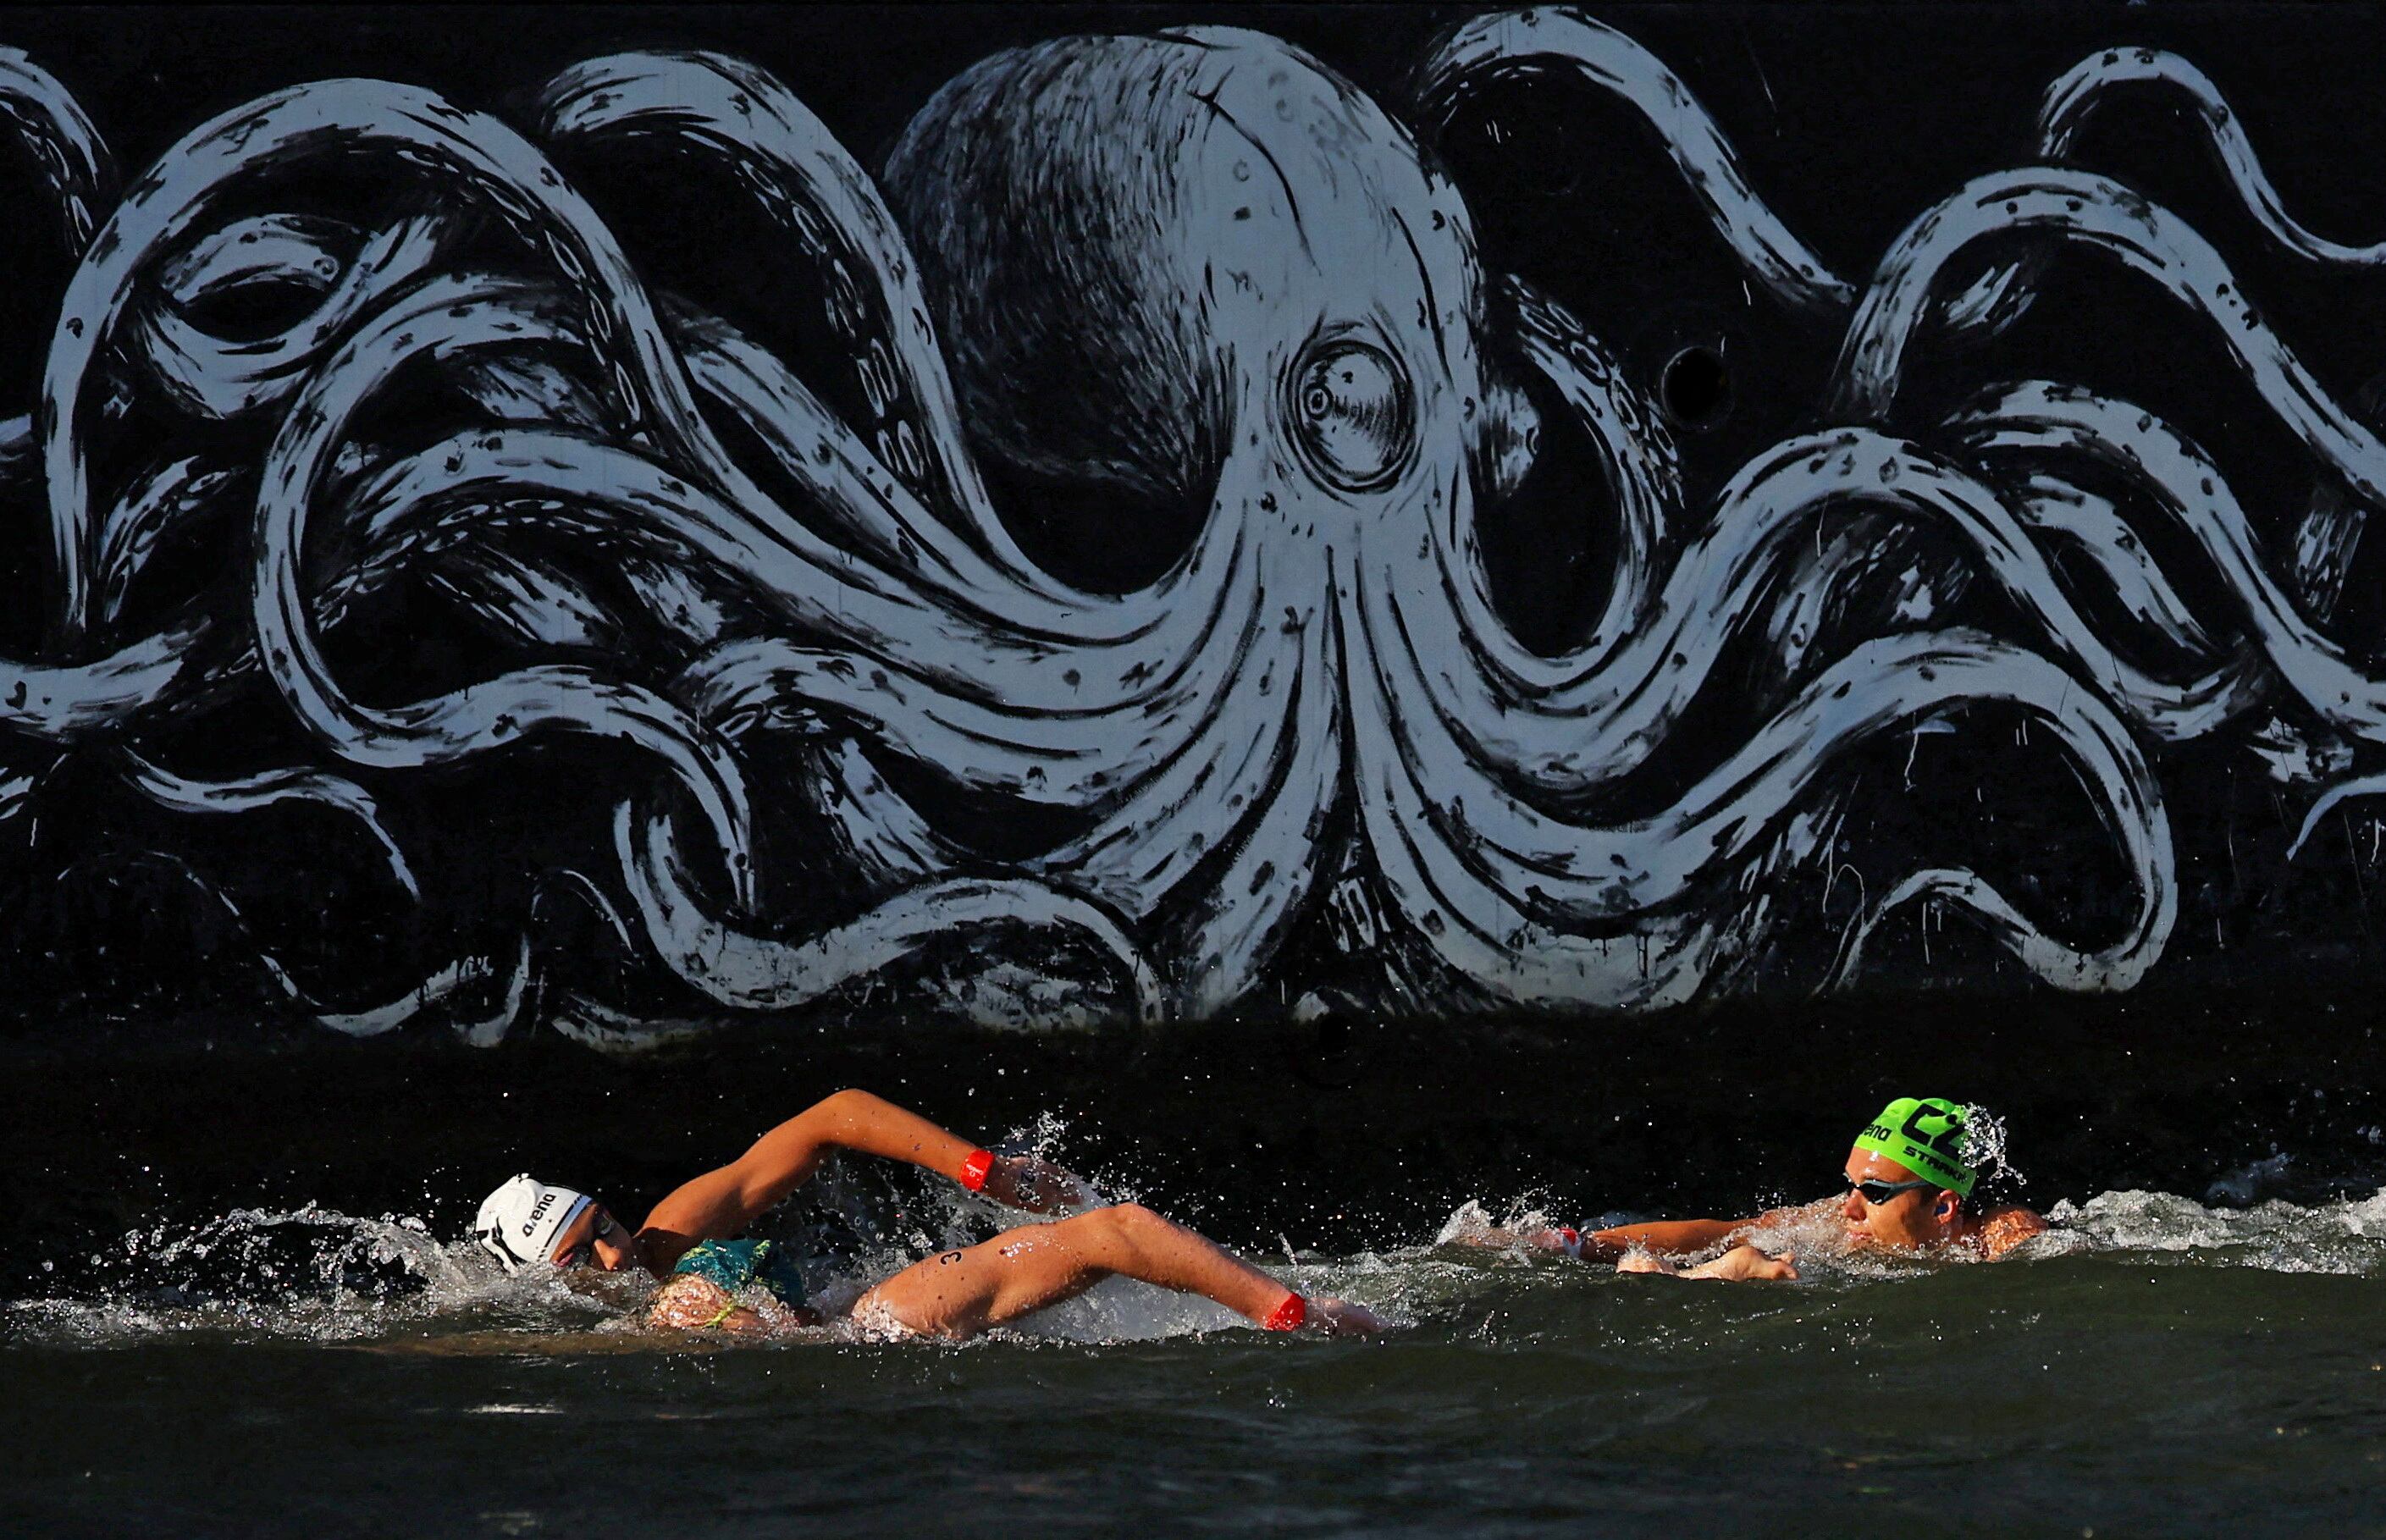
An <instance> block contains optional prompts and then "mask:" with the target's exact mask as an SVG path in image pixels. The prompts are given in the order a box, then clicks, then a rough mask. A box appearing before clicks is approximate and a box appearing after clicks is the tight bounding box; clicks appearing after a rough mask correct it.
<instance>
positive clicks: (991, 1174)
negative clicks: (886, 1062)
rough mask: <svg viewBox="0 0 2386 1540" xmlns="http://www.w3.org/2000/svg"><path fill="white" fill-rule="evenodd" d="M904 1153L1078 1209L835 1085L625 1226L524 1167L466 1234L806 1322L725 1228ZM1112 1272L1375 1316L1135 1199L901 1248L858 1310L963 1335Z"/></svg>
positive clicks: (1326, 1327) (959, 1143)
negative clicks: (922, 1247)
mask: <svg viewBox="0 0 2386 1540" xmlns="http://www.w3.org/2000/svg"><path fill="white" fill-rule="evenodd" d="M839 1149H844V1150H853V1151H856V1152H858V1153H860V1154H864V1155H875V1156H880V1157H883V1158H886V1159H890V1160H904V1161H908V1162H910V1164H912V1165H915V1166H919V1167H921V1168H923V1170H927V1171H936V1172H939V1173H941V1174H944V1175H947V1176H949V1177H951V1178H952V1179H953V1180H955V1181H957V1182H959V1183H961V1185H962V1186H964V1187H967V1188H969V1189H970V1190H971V1191H973V1192H983V1193H985V1194H986V1196H988V1197H991V1198H994V1199H995V1200H996V1201H998V1202H1000V1203H1003V1204H1006V1205H1008V1206H1010V1207H1011V1208H1023V1209H1026V1210H1028V1211H1029V1212H1031V1213H1054V1212H1059V1211H1061V1210H1064V1209H1070V1208H1083V1207H1084V1205H1085V1204H1086V1201H1087V1198H1086V1192H1085V1188H1084V1185H1083V1183H1080V1182H1078V1180H1077V1179H1076V1178H1075V1177H1074V1176H1072V1175H1070V1174H1069V1173H1068V1172H1067V1171H1062V1170H1061V1169H1060V1168H1059V1167H1057V1166H1054V1165H1052V1164H1050V1163H1049V1162H1047V1161H1043V1160H1039V1159H1036V1158H1034V1157H1031V1156H997V1155H994V1154H991V1153H989V1152H988V1151H986V1150H983V1149H979V1148H976V1147H975V1146H972V1145H971V1144H970V1143H969V1142H968V1141H967V1140H964V1139H961V1138H958V1137H956V1136H955V1135H953V1134H950V1133H946V1132H945V1131H944V1130H943V1129H941V1128H938V1127H937V1126H936V1124H934V1123H932V1122H929V1121H927V1120H926V1119H924V1118H922V1117H919V1116H918V1115H916V1114H914V1113H910V1112H907V1111H905V1110H903V1108H899V1107H897V1106H895V1105H894V1104H892V1103H890V1102H886V1101H883V1100H881V1099H880V1098H878V1097H876V1096H872V1095H871V1094H870V1093H868V1092H867V1091H839V1092H838V1093H836V1094H835V1096H829V1097H827V1098H826V1099H824V1100H823V1101H821V1102H820V1103H818V1104H817V1105H815V1106H813V1107H811V1108H808V1109H807V1110H805V1111H803V1112H801V1113H798V1114H797V1116H795V1117H793V1118H790V1119H788V1120H787V1121H785V1122H784V1123H781V1124H780V1125H779V1126H778V1127H776V1128H774V1129H772V1131H771V1132H770V1133H766V1134H764V1135H762V1137H761V1138H760V1139H759V1140H757V1141H756V1142H755V1144H754V1146H753V1147H752V1148H751V1149H749V1150H747V1152H746V1153H745V1154H744V1155H742V1156H740V1157H738V1158H736V1159H735V1160H733V1161H731V1162H730V1163H729V1164H728V1165H726V1166H722V1167H721V1168H719V1169H718V1170H715V1171H707V1172H705V1173H704V1174H703V1175H702V1176H699V1177H697V1178H696V1179H695V1180H693V1181H691V1182H687V1183H683V1184H682V1185H681V1186H679V1187H678V1188H676V1189H675V1190H673V1191H672V1193H671V1194H670V1195H669V1196H666V1197H665V1198H664V1199H663V1200H662V1201H661V1202H660V1203H658V1204H656V1205H655V1207H654V1210H653V1211H652V1212H651V1213H649V1214H647V1218H646V1222H645V1223H643V1224H641V1225H639V1226H638V1228H637V1229H636V1230H635V1231H633V1230H631V1229H630V1228H629V1227H628V1226H626V1225H624V1224H622V1222H621V1221H618V1220H616V1219H615V1218H614V1217H613V1215H612V1214H611V1213H610V1212H609V1210H608V1209H607V1208H605V1206H604V1205H603V1204H601V1203H598V1202H597V1201H596V1200H595V1199H594V1198H591V1197H590V1196H587V1195H586V1194H584V1193H580V1192H575V1191H574V1190H572V1189H571V1188H569V1187H558V1186H552V1185H549V1184H546V1183H540V1182H535V1181H533V1180H532V1179H531V1178H530V1177H527V1176H517V1177H513V1178H511V1179H509V1181H507V1182H506V1183H505V1184H504V1185H502V1186H500V1187H499V1188H497V1190H496V1192H494V1193H491V1194H490V1195H489V1196H488V1197H487V1199H486V1200H484V1201H483V1203H482V1205H481V1211H480V1215H479V1217H478V1218H477V1219H476V1220H475V1221H474V1222H473V1226H472V1233H473V1237H474V1238H475V1239H476V1240H478V1241H479V1242H480V1244H481V1246H482V1247H483V1249H484V1250H486V1251H487V1252H488V1253H489V1255H491V1256H492V1257H494V1258H496V1260H497V1263H498V1265H499V1266H501V1267H503V1268H504V1269H505V1270H506V1271H508V1272H519V1271H521V1270H522V1269H524V1268H529V1267H541V1266H551V1267H557V1268H571V1267H578V1266H583V1265H585V1266H590V1267H594V1268H597V1269H599V1270H601V1271H607V1272H623V1271H634V1270H641V1269H643V1270H644V1271H647V1272H648V1273H650V1274H652V1275H653V1276H654V1277H655V1278H657V1279H659V1280H660V1281H661V1282H662V1285H663V1286H662V1288H661V1289H660V1290H659V1291H658V1292H657V1294H656V1295H655V1296H654V1298H653V1300H652V1301H651V1302H650V1303H649V1304H648V1306H647V1320H648V1321H650V1322H652V1323H653V1324H656V1325H659V1326H676V1327H683V1328H688V1329H695V1330H703V1329H715V1328H717V1329H720V1330H724V1331H730V1332H736V1333H768V1332H771V1331H772V1330H776V1329H781V1328H785V1327H788V1326H804V1325H813V1324H817V1323H818V1322H819V1321H820V1319H821V1317H820V1314H819V1313H818V1312H817V1311H816V1310H814V1309H812V1308H810V1306H809V1305H808V1304H807V1303H806V1302H805V1299H804V1296H803V1283H802V1280H801V1279H800V1278H799V1277H797V1274H796V1271H795V1269H794V1268H793V1266H791V1265H790V1262H789V1259H788V1258H787V1257H786V1256H785V1253H784V1252H783V1251H781V1250H780V1249H779V1248H778V1247H777V1246H775V1244H774V1243H772V1242H770V1241H767V1240H746V1239H739V1238H738V1235H739V1233H740V1232H741V1231H743V1230H745V1229H746V1227H747V1225H749V1224H751V1223H753V1222H754V1221H755V1220H756V1219H757V1218H759V1217H760V1215H761V1214H762V1213H763V1212H764V1211H765V1210H767V1209H769V1208H772V1206H774V1205H775V1204H777V1203H778V1202H779V1201H780V1200H781V1199H783V1198H785V1196H787V1195H788V1194H789V1193H791V1192H793V1191H795V1190H796V1189H797V1187H799V1186H801V1185H803V1183H804V1182H805V1181H806V1180H807V1179H808V1178H810V1176H811V1174H812V1172H813V1171H816V1170H818V1169H819V1166H820V1163H821V1160H822V1158H823V1157H825V1156H826V1155H828V1154H829V1153H830V1152H831V1151H833V1150H839ZM1111 1277H1124V1278H1135V1279H1140V1280H1141V1281H1142V1282H1144V1283H1156V1284H1158V1285H1159V1286H1160V1287H1162V1288H1164V1289H1173V1290H1174V1291H1176V1292H1178V1293H1182V1294H1198V1295H1200V1296H1203V1297H1204V1298H1207V1299H1212V1300H1215V1301H1216V1302H1217V1303H1219V1304H1221V1305H1224V1306H1225V1307H1226V1308H1228V1309H1230V1310H1233V1311H1235V1312H1236V1313H1237V1314H1238V1315H1241V1316H1243V1317H1244V1318H1246V1319H1247V1320H1250V1321H1253V1322H1255V1323H1257V1324H1259V1325H1261V1326H1263V1327H1265V1328H1267V1329H1268V1330H1270V1331H1295V1330H1299V1329H1301V1328H1302V1327H1304V1326H1305V1327H1308V1328H1310V1329H1313V1330H1322V1331H1325V1332H1330V1333H1373V1332H1377V1331H1381V1330H1382V1329H1383V1327H1384V1324H1385V1323H1384V1321H1382V1320H1380V1319H1379V1318H1378V1317H1376V1316H1375V1314H1374V1313H1373V1312H1372V1311H1370V1310H1368V1309H1367V1308H1364V1307H1363V1306H1360V1305H1354V1304H1351V1303H1350V1302H1349V1301H1347V1300H1340V1299H1332V1298H1325V1297H1319V1298H1316V1299H1309V1298H1306V1297H1304V1296H1301V1295H1300V1293H1298V1292H1296V1291H1294V1290H1291V1289H1287V1288H1286V1287H1285V1286H1284V1285H1283V1284H1282V1283H1278V1282H1276V1281H1275V1279H1274V1278H1271V1277H1269V1276H1268V1275H1267V1274H1266V1273H1264V1272H1262V1271H1260V1270H1259V1269H1257V1268H1255V1267H1252V1266H1250V1264H1249V1263H1246V1262H1244V1261H1242V1260H1240V1259H1239V1258H1236V1257H1234V1256H1231V1255H1229V1254H1228V1253H1227V1252H1226V1251H1225V1250H1224V1248H1223V1247H1221V1246H1217V1245H1216V1244H1215V1243H1213V1242H1212V1241H1209V1240H1206V1239H1204V1238H1203V1237H1201V1236H1199V1235H1198V1234H1195V1233H1193V1232H1192V1231H1190V1230H1187V1229H1185V1228H1184V1227H1183V1226H1181V1225H1177V1224H1173V1223H1171V1222H1170V1221H1167V1220H1164V1219H1162V1218H1161V1217H1160V1216H1159V1215H1158V1214H1155V1213H1153V1212H1152V1211H1151V1210H1150V1209H1149V1208H1143V1207H1142V1206H1141V1205H1139V1204H1133V1203H1121V1204H1112V1205H1109V1206H1107V1207H1103V1208H1091V1209H1087V1210H1086V1212H1084V1213H1079V1214H1074V1215H1071V1216H1070V1217H1069V1218H1067V1219H1062V1220H1058V1221H1054V1222H1052V1223H1049V1224H1043V1225H1036V1226H1032V1227H1028V1228H1025V1229H1020V1230H1012V1231H1009V1232H1006V1233H1003V1234H1000V1235H997V1236H996V1237H995V1238H994V1239H992V1240H990V1241H986V1242H984V1243H982V1244H980V1245H978V1246H966V1247H963V1248H962V1249H961V1250H958V1251H948V1252H944V1253H942V1254H940V1255H938V1256H936V1257H932V1258H928V1259H926V1260H925V1261H922V1262H917V1263H914V1264H913V1265H912V1266H910V1267H908V1268H905V1269H904V1270H903V1271H900V1272H898V1273H897V1274H895V1275H894V1276H893V1277H891V1278H888V1279H885V1281H883V1282H881V1283H877V1284H875V1285H874V1286H873V1287H872V1288H870V1289H868V1290H867V1291H865V1292H864V1293H863V1294H862V1296H860V1298H859V1299H858V1300H856V1301H855V1302H854V1305H853V1316H854V1319H855V1320H856V1321H858V1322H859V1323H860V1324H861V1325H862V1326H864V1327H865V1328H866V1329H869V1330H871V1331H873V1332H874V1333H880V1334H885V1335H921V1336H934V1337H944V1338H961V1337H967V1336H972V1335H974V1334H976V1333H979V1332H983V1331H985V1330H986V1329H987V1328H989V1327H994V1326H1001V1325H1005V1324H1008V1323H1010V1322H1011V1321H1017V1320H1019V1319H1020V1318H1022V1317H1023V1316H1027V1315H1032V1314H1033V1313H1035V1312H1036V1311H1037V1310H1040V1309H1043V1308H1046V1307H1047V1306H1050V1305H1057V1304H1060V1303H1061V1301H1063V1300H1066V1299H1071V1298H1074V1297H1075V1296H1077V1295H1080V1294H1083V1293H1084V1292H1085V1291H1086V1290H1087V1289H1089V1288H1091V1287H1093V1286H1094V1285H1095V1284H1096V1283H1100V1282H1101V1281H1102V1280H1103V1279H1105V1278H1111Z"/></svg>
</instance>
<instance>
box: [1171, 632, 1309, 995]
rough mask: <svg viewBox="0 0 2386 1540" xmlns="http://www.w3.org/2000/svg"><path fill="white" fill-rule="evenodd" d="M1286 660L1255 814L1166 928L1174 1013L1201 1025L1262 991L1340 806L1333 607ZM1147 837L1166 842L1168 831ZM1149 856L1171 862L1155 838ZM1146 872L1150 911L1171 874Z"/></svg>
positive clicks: (1180, 888) (1183, 898) (1182, 890)
mask: <svg viewBox="0 0 2386 1540" xmlns="http://www.w3.org/2000/svg"><path fill="white" fill-rule="evenodd" d="M1287 661H1288V662H1290V663H1291V664H1292V666H1293V668H1294V674H1293V677H1292V678H1291V679H1290V680H1288V681H1287V683H1286V688H1287V690H1288V692H1289V693H1290V695H1291V702H1290V705H1291V714H1290V717H1289V720H1288V729H1287V734H1286V740H1285V741H1284V742H1282V743H1281V744H1280V745H1279V746H1278V748H1277V752H1276V753H1275V756H1274V757H1272V760H1271V763H1270V764H1269V767H1268V779H1267V780H1266V782H1265V783H1263V784H1262V787H1261V788H1260V790H1259V792H1258V793H1257V795H1256V797H1255V800H1254V803H1253V807H1254V814H1253V816H1251V817H1250V819H1249V820H1248V823H1247V826H1246V827H1244V828H1242V829H1239V830H1237V831H1235V832H1234V833H1233V834H1232V835H1231V836H1230V838H1229V840H1228V841H1227V843H1226V844H1225V845H1224V848H1225V850H1227V851H1228V852H1230V854H1229V855H1228V856H1227V858H1226V859H1225V861H1224V865H1223V866H1222V867H1221V868H1219V869H1218V870H1216V871H1215V872H1214V873H1211V872H1207V871H1202V872H1199V879H1200V880H1199V885H1198V886H1194V887H1191V888H1189V890H1188V889H1187V886H1186V885H1185V884H1183V883H1179V884H1177V892H1176V894H1175V895H1174V898H1173V899H1172V900H1171V903H1172V904H1181V905H1183V908H1182V909H1181V911H1179V912H1177V913H1175V914H1174V915H1172V916H1171V918H1170V920H1169V931H1170V933H1171V935H1172V937H1173V938H1174V939H1175V941H1176V947H1175V955H1176V956H1177V957H1178V958H1180V959H1181V960H1180V962H1179V966H1178V978H1177V988H1176V1003H1177V1008H1178V1009H1179V1010H1180V1011H1181V1012H1183V1013H1184V1014H1187V1015H1189V1016H1192V1017H1194V1018H1196V1019H1199V1018H1201V1017H1205V1016H1211V1015H1215V1014H1216V1013H1218V1012H1219V1011H1222V1010H1224V1009H1225V1008H1227V1007H1229V1006H1231V1005H1233V1004H1234V1003H1235V1002H1237V1000H1240V999H1241V998H1242V997H1243V996H1245V995H1248V994H1250V992H1251V990H1252V989H1254V988H1255V987H1257V986H1258V984H1259V982H1260V974H1261V971H1262V969H1264V968H1265V966H1266V965H1267V963H1268V962H1269V961H1270V960H1271V959H1272V958H1274V957H1275V952H1276V948H1277V947H1278V946H1280V945H1282V944H1283V941H1284V938H1285V935H1286V933H1287V932H1288V931H1290V929H1291V928H1292V926H1293V924H1294V923H1295V921H1296V920H1299V918H1300V915H1301V913H1302V912H1303V911H1304V910H1305V909H1306V908H1307V907H1308V905H1309V902H1310V900H1311V898H1312V895H1314V894H1315V892H1316V889H1317V884H1318V881H1319V878H1320V875H1321V870H1322V868H1323V867H1324V866H1325V864H1326V863H1325V858H1326V855H1327V851H1326V848H1325V845H1324V841H1323V837H1322V836H1323V834H1324V832H1325V824H1326V822H1327V820H1329V819H1330V818H1331V817H1332V816H1333V811H1334V805H1335V804H1336V802H1337V801H1338V800H1339V788H1340V783H1341V779H1342V774H1343V752H1342V744H1343V738H1344V727H1343V723H1342V703H1341V698H1340V696H1341V688H1340V684H1339V680H1340V676H1341V673H1342V648H1341V645H1340V638H1339V636H1338V635H1337V632H1336V628H1335V625H1334V614H1333V611H1332V610H1331V609H1330V608H1313V609H1312V610H1311V611H1310V612H1309V614H1308V615H1307V616H1306V618H1305V619H1304V621H1303V624H1302V628H1301V631H1300V636H1299V645H1298V647H1297V648H1296V649H1295V657H1293V658H1292V659H1288V660H1287ZM1232 784H1234V781H1233V779H1232V778H1229V779H1228V780H1226V781H1225V782H1224V783H1222V784H1221V786H1220V788H1219V789H1220V791H1221V792H1222V793H1224V795H1225V798H1226V800H1228V801H1229V803H1231V802H1232V801H1233V799H1234V798H1235V797H1236V796H1237V795H1239V794H1237V793H1234V792H1229V791H1227V790H1226V787H1227V786H1230V785H1232ZM1202 821H1204V822H1208V821H1209V820H1206V819H1205V820H1202ZM1148 833H1157V834H1159V835H1160V837H1162V838H1166V837H1168V835H1167V833H1166V832H1165V830H1164V829H1162V830H1157V831H1149V832H1148ZM1146 853H1147V857H1148V858H1159V857H1162V856H1164V855H1167V854H1170V852H1169V851H1168V850H1167V849H1166V848H1165V847H1159V848H1155V847H1153V846H1152V845H1150V842H1149V840H1147V842H1146ZM1146 870H1147V872H1148V873H1149V876H1148V877H1147V879H1146V881H1147V882H1148V883H1149V884H1150V885H1149V888H1148V889H1147V893H1148V894H1149V896H1148V897H1147V899H1146V901H1147V903H1149V902H1152V901H1153V900H1155V899H1157V897H1158V890H1159V888H1160V884H1161V883H1163V882H1165V881H1167V873H1166V872H1165V871H1164V870H1160V868H1159V865H1158V862H1157V860H1156V859H1155V861H1154V864H1153V865H1152V866H1149V867H1147V868H1146Z"/></svg>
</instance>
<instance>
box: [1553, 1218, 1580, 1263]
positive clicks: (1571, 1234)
mask: <svg viewBox="0 0 2386 1540" xmlns="http://www.w3.org/2000/svg"><path fill="white" fill-rule="evenodd" d="M1558 1239H1559V1240H1561V1241H1563V1242H1564V1243H1565V1254H1566V1255H1567V1256H1569V1257H1579V1256H1581V1255H1582V1232H1581V1231H1579V1230H1576V1228H1575V1227H1574V1226H1573V1225H1570V1224H1561V1225H1559V1226H1558Z"/></svg>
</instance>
